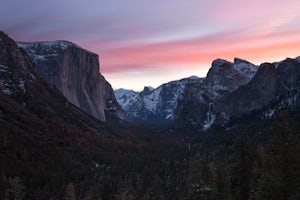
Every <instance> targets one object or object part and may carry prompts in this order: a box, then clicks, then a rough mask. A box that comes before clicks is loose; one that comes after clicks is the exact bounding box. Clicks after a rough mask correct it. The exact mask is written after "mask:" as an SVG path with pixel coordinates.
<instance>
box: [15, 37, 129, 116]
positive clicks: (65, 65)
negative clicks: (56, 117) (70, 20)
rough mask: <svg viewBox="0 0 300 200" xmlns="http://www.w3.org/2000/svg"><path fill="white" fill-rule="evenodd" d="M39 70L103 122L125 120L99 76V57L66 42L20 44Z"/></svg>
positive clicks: (75, 102)
mask: <svg viewBox="0 0 300 200" xmlns="http://www.w3.org/2000/svg"><path fill="white" fill-rule="evenodd" d="M18 45H19V46H20V47H22V48H24V49H25V50H26V51H27V52H28V54H29V55H30V57H31V58H32V59H33V61H34V62H35V64H36V67H37V71H38V72H39V73H40V74H41V75H42V76H43V77H44V78H45V79H46V80H47V81H48V82H49V83H50V84H51V85H54V86H55V87H56V88H57V89H59V90H60V91H61V92H62V93H63V94H64V96H65V97H66V98H67V99H68V100H69V101H70V102H71V103H72V104H74V105H75V106H77V107H78V108H80V109H82V110H83V111H85V112H86V113H88V114H90V115H92V116H94V117H96V118H98V119H100V120H101V121H116V120H122V119H124V112H123V110H122V108H121V107H120V106H119V104H118V103H117V101H116V98H115V96H114V93H113V90H112V88H111V86H110V84H109V83H108V82H107V81H106V80H105V78H104V77H103V76H102V75H101V74H100V73H99V58H98V55H97V54H94V53H92V52H89V51H87V50H84V49H82V48H80V47H79V46H77V45H75V44H73V43H71V42H67V41H54V42H34V43H21V42H20V43H18Z"/></svg>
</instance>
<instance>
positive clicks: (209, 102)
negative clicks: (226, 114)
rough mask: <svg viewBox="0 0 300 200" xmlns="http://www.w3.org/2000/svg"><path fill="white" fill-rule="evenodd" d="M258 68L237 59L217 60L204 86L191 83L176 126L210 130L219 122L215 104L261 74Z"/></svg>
mask: <svg viewBox="0 0 300 200" xmlns="http://www.w3.org/2000/svg"><path fill="white" fill-rule="evenodd" d="M257 69H258V68H257V67H256V66H255V65H253V64H251V63H249V62H247V61H245V60H242V59H238V58H235V59H234V63H231V62H228V61H226V60H222V59H217V60H215V61H213V63H212V67H211V68H210V70H209V71H208V73H207V77H206V78H205V79H204V80H203V82H202V83H197V84H195V83H190V84H188V85H187V86H186V89H185V91H184V94H183V97H184V98H181V99H179V101H178V107H177V109H176V111H175V119H174V121H175V123H174V124H175V126H176V127H180V128H196V129H204V130H206V129H208V128H209V127H210V126H211V125H212V124H213V123H214V122H215V120H216V116H215V114H214V113H213V107H214V106H213V105H214V102H216V101H218V99H220V98H221V97H222V96H224V95H226V94H229V93H231V92H233V91H235V90H236V89H237V88H239V87H241V86H243V85H245V84H247V83H248V82H249V81H250V80H251V79H252V78H253V76H254V75H255V74H256V72H257Z"/></svg>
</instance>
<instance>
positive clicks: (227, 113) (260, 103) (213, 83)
mask: <svg viewBox="0 0 300 200" xmlns="http://www.w3.org/2000/svg"><path fill="white" fill-rule="evenodd" d="M257 69H258V71H257ZM256 71H257V72H256ZM183 96H184V98H182V99H180V101H179V102H178V107H177V110H176V118H175V124H176V126H177V127H181V128H197V129H202V130H207V129H208V128H210V127H211V126H212V125H222V126H224V125H225V124H226V123H227V122H229V121H230V119H232V118H234V119H238V118H241V117H244V116H247V115H250V114H253V113H258V114H259V113H260V114H259V115H260V116H261V117H262V118H264V117H272V116H273V115H274V113H275V111H276V110H278V109H280V108H281V107H282V106H285V107H290V108H292V109H293V108H295V107H300V101H299V96H300V62H299V59H286V60H284V61H281V62H279V63H264V64H262V65H261V66H260V67H258V68H256V69H254V68H253V65H252V64H250V63H248V62H246V61H243V60H240V59H235V62H234V63H230V62H227V61H223V60H216V61H214V62H213V66H212V68H211V69H210V70H209V72H208V75H207V78H206V79H205V80H204V81H203V84H196V85H195V84H190V85H187V87H186V90H185V92H184V95H183Z"/></svg>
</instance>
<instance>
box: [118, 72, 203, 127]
mask: <svg viewBox="0 0 300 200" xmlns="http://www.w3.org/2000/svg"><path fill="white" fill-rule="evenodd" d="M192 82H193V83H194V82H202V79H200V78H198V77H195V76H193V77H189V78H185V79H181V80H178V81H172V82H169V83H166V84H163V85H161V86H159V87H158V88H156V89H153V88H151V87H145V88H144V90H143V91H142V92H134V91H132V90H124V89H118V90H116V91H115V96H116V98H117V101H118V103H119V104H120V105H121V106H122V108H123V109H124V110H125V112H126V114H127V116H128V119H129V120H133V121H142V122H157V123H167V122H171V121H172V120H173V119H174V111H175V109H176V107H177V101H178V98H179V97H180V96H181V95H182V93H183V91H184V89H185V86H186V85H187V84H188V83H192Z"/></svg>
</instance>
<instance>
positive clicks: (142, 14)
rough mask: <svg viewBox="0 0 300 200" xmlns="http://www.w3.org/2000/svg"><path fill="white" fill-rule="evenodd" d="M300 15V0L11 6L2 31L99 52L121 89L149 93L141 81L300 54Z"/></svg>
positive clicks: (73, 0)
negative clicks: (216, 63)
mask: <svg viewBox="0 0 300 200" xmlns="http://www.w3.org/2000/svg"><path fill="white" fill-rule="evenodd" d="M299 13H300V1H299V0H289V1H283V0H252V1H249V0H239V1H237V0H226V1H223V0H210V1H206V0H189V1H182V0H172V1H171V0H152V1H146V0H144V1H143V0H127V1H104V0H87V1H82V0H52V1H36V0H27V1H18V0H4V2H2V3H1V7H0V24H1V29H2V30H4V31H5V32H7V33H8V34H10V35H11V36H12V37H14V38H15V39H16V40H22V41H36V40H57V39H65V40H70V41H72V42H75V43H77V44H79V45H81V46H83V47H84V48H87V49H89V50H91V51H95V52H96V53H98V54H99V55H100V65H101V72H103V73H104V75H106V76H108V77H109V81H110V82H111V83H112V85H113V86H114V87H115V88H117V87H120V85H122V81H126V80H130V81H127V82H128V83H131V84H132V87H135V88H136V87H138V88H142V87H143V85H145V84H146V82H144V81H143V80H145V79H146V78H144V79H143V78H136V77H137V74H139V76H146V74H149V76H152V79H151V77H150V78H149V80H153V84H152V85H158V84H160V83H163V82H165V81H166V80H165V78H166V74H169V75H168V77H169V78H170V79H172V78H173V79H175V78H182V77H179V76H183V75H187V72H188V73H191V74H190V75H199V76H203V75H205V71H207V70H208V68H209V66H210V63H211V62H212V60H214V59H215V58H225V59H229V60H232V59H233V58H234V57H242V58H245V59H249V60H250V61H252V62H255V63H257V64H258V63H259V62H262V61H273V60H279V59H281V58H284V57H286V56H296V55H299V54H300V45H299V41H300V35H299V34H298V33H299V31H300V15H299ZM174 71H176V73H174ZM200 72H201V73H202V74H197V73H200ZM120 74H123V75H122V79H120ZM125 75H126V76H125ZM126 77H127V78H126ZM154 77H155V78H154ZM158 77H160V79H159V78H158ZM147 84H148V83H147ZM148 85H149V84H148Z"/></svg>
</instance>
